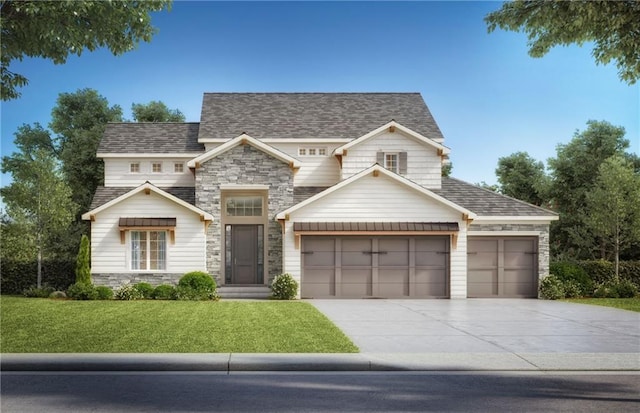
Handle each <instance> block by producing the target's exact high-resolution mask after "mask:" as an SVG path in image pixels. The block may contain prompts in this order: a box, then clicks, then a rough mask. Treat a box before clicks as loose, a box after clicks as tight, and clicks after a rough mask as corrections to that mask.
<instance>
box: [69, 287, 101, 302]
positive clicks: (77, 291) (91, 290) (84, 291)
mask: <svg viewBox="0 0 640 413" xmlns="http://www.w3.org/2000/svg"><path fill="white" fill-rule="evenodd" d="M67 295H68V296H69V298H73V299H74V300H96V299H97V298H98V292H97V291H96V288H95V287H94V286H93V285H92V284H85V283H75V284H73V285H72V286H70V287H69V289H68V290H67Z"/></svg>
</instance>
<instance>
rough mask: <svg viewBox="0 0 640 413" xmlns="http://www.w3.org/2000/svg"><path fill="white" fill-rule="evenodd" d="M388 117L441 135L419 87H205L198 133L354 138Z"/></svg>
mask: <svg viewBox="0 0 640 413" xmlns="http://www.w3.org/2000/svg"><path fill="white" fill-rule="evenodd" d="M392 119H393V120H395V121H396V122H398V123H400V124H401V125H403V126H406V127H408V128H410V129H412V130H414V131H416V132H418V133H420V134H422V135H424V136H426V137H428V138H431V139H439V138H442V133H441V132H440V128H438V125H437V124H436V122H435V120H434V119H433V116H431V112H429V109H428V108H427V105H426V104H425V102H424V100H423V99H422V96H421V95H420V94H419V93H205V94H204V98H203V101H202V113H201V116H200V138H205V139H214V138H215V139H231V138H235V137H236V136H239V135H241V134H242V132H245V133H247V134H248V135H249V136H251V137H253V138H256V139H265V138H287V139H289V138H318V139H330V138H347V139H355V138H359V137H360V136H362V135H364V134H366V133H368V132H371V131H372V130H374V129H376V128H378V127H380V126H382V125H384V124H385V123H387V122H389V121H390V120H392Z"/></svg>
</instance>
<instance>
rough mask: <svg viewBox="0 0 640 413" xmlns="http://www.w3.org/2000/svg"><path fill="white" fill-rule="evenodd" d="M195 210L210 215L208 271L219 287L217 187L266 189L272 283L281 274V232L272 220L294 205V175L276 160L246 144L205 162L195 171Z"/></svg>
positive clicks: (219, 250)
mask: <svg viewBox="0 0 640 413" xmlns="http://www.w3.org/2000/svg"><path fill="white" fill-rule="evenodd" d="M195 178H196V179H195V180H196V206H197V207H198V208H200V209H202V210H204V211H207V212H209V213H210V214H211V215H213V222H212V223H211V225H209V228H208V230H207V271H208V272H209V273H210V274H211V275H213V276H214V278H215V279H216V282H217V283H218V284H221V283H222V282H223V280H224V274H223V273H221V271H222V268H221V264H222V254H223V251H222V250H223V245H222V231H223V228H222V226H221V222H220V218H221V205H220V200H221V191H220V186H221V185H225V184H235V185H267V186H268V187H269V194H268V222H267V228H266V231H267V245H266V246H265V248H267V253H268V255H267V256H268V266H269V273H268V274H267V275H266V278H267V279H268V280H265V281H269V282H270V281H271V279H273V277H275V276H276V275H278V274H280V273H281V272H282V229H281V227H280V224H279V223H278V222H277V221H276V220H275V216H276V214H277V213H278V212H280V211H282V210H284V209H287V208H289V207H290V206H292V205H293V203H294V202H293V171H292V170H291V168H290V167H289V165H288V164H287V163H285V162H282V161H281V160H279V159H276V158H273V157H272V156H270V155H268V154H266V153H264V152H262V151H261V150H259V149H256V148H254V147H253V146H251V145H249V144H245V145H239V146H236V147H235V148H233V149H230V150H229V151H227V152H225V153H223V154H221V155H219V156H217V157H215V158H213V159H210V160H208V161H206V162H204V163H203V164H202V165H201V167H200V168H199V169H197V170H196V177H195Z"/></svg>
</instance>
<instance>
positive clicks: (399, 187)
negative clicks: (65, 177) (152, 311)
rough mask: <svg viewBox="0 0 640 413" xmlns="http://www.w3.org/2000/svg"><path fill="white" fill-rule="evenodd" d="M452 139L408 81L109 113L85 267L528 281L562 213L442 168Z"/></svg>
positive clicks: (166, 279) (305, 292)
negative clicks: (189, 118)
mask: <svg viewBox="0 0 640 413" xmlns="http://www.w3.org/2000/svg"><path fill="white" fill-rule="evenodd" d="M449 153H450V149H449V147H447V146H446V145H445V142H444V137H443V136H442V133H441V132H440V129H439V128H438V125H437V124H436V122H435V121H434V119H433V117H432V115H431V113H430V112H429V109H428V108H427V106H426V104H425V103H424V101H423V99H422V97H421V95H420V94H418V93H205V94H204V98H203V102H202V113H201V119H200V122H199V123H141V124H137V123H112V124H109V125H107V128H106V130H105V133H104V137H103V139H102V141H101V143H100V146H99V149H98V153H97V156H98V158H101V159H102V160H103V161H104V174H105V176H104V186H103V187H99V188H98V189H97V191H96V193H95V197H94V199H93V203H92V205H91V210H90V211H89V212H87V213H85V214H84V215H83V219H85V220H90V222H91V251H92V253H91V255H92V276H93V280H94V282H95V283H96V284H102V285H109V286H112V287H117V286H119V285H121V284H123V283H126V282H139V281H146V282H149V283H152V284H160V283H175V282H177V280H178V279H179V278H180V276H181V275H183V274H184V273H185V272H188V271H193V270H201V271H206V272H208V273H209V274H211V275H212V276H213V277H214V278H215V279H216V281H217V283H218V285H220V286H221V287H222V289H223V290H224V289H225V288H227V291H231V288H236V292H237V291H238V290H239V291H240V295H242V291H246V292H247V293H248V292H249V291H254V290H251V288H253V289H255V288H256V287H258V289H259V290H260V289H262V290H266V286H268V284H269V282H270V281H271V280H272V279H273V278H274V277H275V276H276V275H278V274H281V273H290V274H292V275H293V276H294V277H295V278H296V279H297V280H299V282H300V284H301V296H302V297H316V298H319V297H322V298H341V297H352V298H353V297H393V298H396V297H409V298H436V297H437V298H440V297H443V298H465V297H536V296H537V287H538V281H539V279H541V278H542V277H544V276H546V275H547V274H548V268H549V224H550V221H552V220H555V219H557V215H556V214H555V213H553V212H550V211H548V210H546V209H543V208H539V207H536V206H533V205H530V204H527V203H525V202H521V201H518V200H515V199H512V198H509V197H505V196H502V195H499V194H497V193H494V192H491V191H488V190H485V189H482V188H479V187H477V186H475V185H472V184H469V183H466V182H463V181H460V180H457V179H454V178H448V177H442V176H441V175H442V174H441V170H442V166H443V165H444V164H446V163H447V162H448V156H449Z"/></svg>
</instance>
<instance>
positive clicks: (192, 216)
mask: <svg viewBox="0 0 640 413" xmlns="http://www.w3.org/2000/svg"><path fill="white" fill-rule="evenodd" d="M143 211H144V212H143ZM121 217H138V218H174V217H175V218H176V228H175V243H173V244H172V243H171V239H170V237H169V236H167V269H166V270H165V271H166V272H168V273H186V272H189V271H195V270H199V271H206V255H205V254H206V252H205V248H206V239H205V227H204V222H202V221H200V216H199V215H198V214H196V213H194V212H193V211H190V210H188V209H186V208H184V207H183V206H180V205H178V204H176V203H174V202H172V201H170V200H168V199H167V198H165V197H163V196H160V195H158V194H155V193H153V192H151V193H150V194H149V195H146V194H145V193H144V192H143V191H141V192H139V193H137V194H135V195H133V196H131V197H129V198H127V199H125V200H124V201H121V202H120V203H118V204H115V205H113V206H112V207H110V208H107V209H105V210H103V211H101V212H99V213H97V214H96V217H95V221H93V222H92V223H91V251H92V255H91V257H92V262H91V272H93V273H96V274H98V273H134V272H137V271H132V270H130V246H129V239H130V238H129V232H128V231H127V236H126V240H125V243H124V244H121V242H120V230H119V227H118V223H119V220H120V218H121ZM143 272H159V271H156V270H150V271H143Z"/></svg>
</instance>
